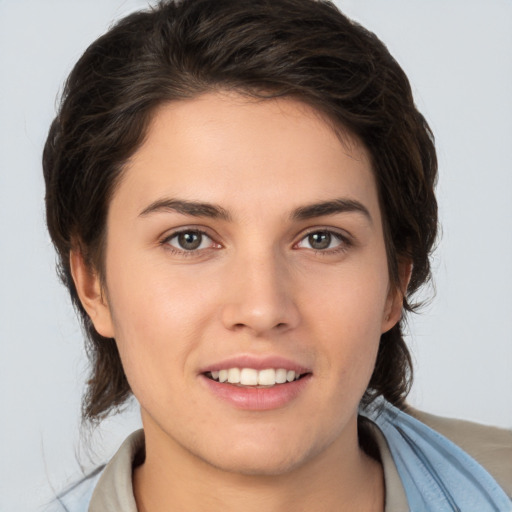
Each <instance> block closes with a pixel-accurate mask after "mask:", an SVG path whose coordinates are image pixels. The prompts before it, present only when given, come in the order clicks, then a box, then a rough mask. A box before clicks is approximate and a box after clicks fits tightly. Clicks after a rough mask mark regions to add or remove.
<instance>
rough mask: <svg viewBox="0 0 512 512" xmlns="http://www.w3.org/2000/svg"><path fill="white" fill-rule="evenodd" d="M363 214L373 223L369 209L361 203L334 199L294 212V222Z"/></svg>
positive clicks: (303, 207) (352, 200)
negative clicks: (327, 216)
mask: <svg viewBox="0 0 512 512" xmlns="http://www.w3.org/2000/svg"><path fill="white" fill-rule="evenodd" d="M352 212H355V213H361V214H362V215H364V216H365V217H366V218H367V219H368V220H369V221H370V223H373V219H372V216H371V215H370V212H369V211H368V208H366V206H364V205H363V204H362V203H360V202H359V201H356V200H354V199H346V198H340V199H334V200H331V201H322V202H320V203H313V204H309V205H306V206H301V207H300V208H297V209H296V210H294V211H293V212H292V219H294V220H307V219H312V218H314V217H322V216H324V215H335V214H337V213H352Z"/></svg>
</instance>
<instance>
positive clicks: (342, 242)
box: [160, 228, 353, 257]
mask: <svg viewBox="0 0 512 512" xmlns="http://www.w3.org/2000/svg"><path fill="white" fill-rule="evenodd" d="M183 234H194V235H199V236H200V237H202V238H203V237H206V238H209V239H210V240H211V245H213V246H216V247H212V246H210V247H205V248H202V249H201V248H195V249H189V250H187V249H184V248H183V249H179V248H177V247H173V246H172V245H171V244H170V241H171V240H173V239H177V238H178V237H179V236H180V235H183ZM315 234H323V235H329V236H330V237H332V238H334V239H335V240H337V241H338V242H339V244H338V245H337V246H336V247H334V248H331V249H329V248H326V249H314V248H312V247H311V248H309V249H308V250H312V251H314V254H315V255H321V256H330V255H335V254H339V253H344V252H346V251H347V250H348V249H349V248H350V247H351V246H352V245H353V243H352V241H351V240H350V239H349V237H347V236H346V235H342V234H341V233H339V232H337V231H334V230H332V229H328V228H325V229H322V228H314V229H311V230H309V231H308V232H306V233H305V234H303V235H302V236H301V238H300V240H299V241H298V242H296V243H295V244H294V245H293V248H294V249H295V248H297V249H300V247H298V246H299V244H300V243H302V242H304V241H305V240H307V238H308V237H310V236H311V235H315ZM203 242H204V240H203V239H201V241H200V245H201V244H202V243H203ZM160 245H162V246H165V248H166V250H168V251H170V252H171V253H173V254H177V255H180V256H185V257H190V256H197V255H198V254H200V253H201V252H203V251H208V250H211V249H218V248H221V247H222V246H221V244H219V243H218V242H215V240H214V239H213V238H212V237H211V236H210V235H209V234H208V233H206V231H204V230H201V229H194V228H188V229H180V230H179V231H174V232H173V233H171V234H170V235H168V236H166V237H164V238H163V239H162V240H161V241H160Z"/></svg>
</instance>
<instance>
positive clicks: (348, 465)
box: [133, 428, 384, 512]
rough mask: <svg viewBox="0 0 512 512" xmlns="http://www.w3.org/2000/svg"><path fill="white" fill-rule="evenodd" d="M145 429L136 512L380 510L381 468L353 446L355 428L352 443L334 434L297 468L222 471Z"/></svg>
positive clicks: (136, 483) (136, 486) (136, 476)
mask: <svg viewBox="0 0 512 512" xmlns="http://www.w3.org/2000/svg"><path fill="white" fill-rule="evenodd" d="M145 430H146V459H145V461H144V463H143V464H142V465H141V466H139V467H138V468H136V469H135V471H134V477H133V480H134V493H135V499H136V502H137V508H138V511H139V512H163V511H168V510H180V511H181V512H196V511H197V510H208V511H211V512H220V511H222V512H231V511H233V512H234V511H238V510H244V512H260V511H261V510H262V509H265V511H266V512H292V511H293V512H295V511H296V510H315V511H318V512H334V511H336V512H349V511H354V510H358V511H368V512H381V511H383V510H384V480H383V471H382V467H381V465H380V463H378V462H377V461H375V460H374V459H372V458H370V457H369V456H367V455H366V454H365V453H364V452H363V451H362V450H361V449H360V448H359V445H358V442H357V429H354V431H355V436H354V442H353V443H351V444H349V445H347V443H346V442H345V441H346V440H345V439H339V440H337V441H335V442H334V443H333V444H332V445H331V446H330V447H329V448H328V449H327V450H325V452H324V453H322V454H318V455H316V456H315V457H313V458H311V459H310V460H308V461H306V462H305V463H304V464H302V465H301V466H300V467H297V468H294V469H292V470H290V471H288V472H285V473H282V474H272V475H268V474H267V475H252V474H240V473H234V472H229V471H225V470H223V469H220V468H217V467H215V466H213V465H211V464H209V463H208V462H206V461H204V460H202V459H199V458H198V457H196V456H195V455H193V454H192V453H190V452H189V451H188V450H186V449H184V448H183V447H182V446H180V445H178V444H176V443H175V442H173V441H172V440H169V439H168V438H167V439H166V440H165V441H166V442H162V441H163V439H162V435H161V434H162V433H159V434H160V435H158V434H157V432H155V431H153V430H152V429H151V428H150V429H147V428H145ZM159 438H160V439H159Z"/></svg>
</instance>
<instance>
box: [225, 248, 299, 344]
mask: <svg viewBox="0 0 512 512" xmlns="http://www.w3.org/2000/svg"><path fill="white" fill-rule="evenodd" d="M289 270H290V269H289V268H288V266H287V263H286V258H285V257H283V255H282V254H280V252H279V251H276V250H275V249H274V248H272V247H268V246H267V247H262V246H259V247H256V248H254V247H253V248H252V249H251V248H246V249H245V250H239V251H237V254H236V256H235V257H234V261H232V268H231V269H230V274H229V278H228V279H229V285H228V290H227V291H228V293H227V296H226V302H225V304H224V308H223V321H224V324H225V326H226V327H227V328H229V329H241V328H246V329H248V330H250V331H252V332H253V333H255V334H264V333H265V332H269V331H271V330H274V329H279V330H285V329H286V328H291V327H294V326H296V325H297V323H298V321H299V314H298V310H297V307H296V304H295V302H294V297H293V296H292V295H293V294H292V289H293V286H292V283H291V275H290V271H289Z"/></svg>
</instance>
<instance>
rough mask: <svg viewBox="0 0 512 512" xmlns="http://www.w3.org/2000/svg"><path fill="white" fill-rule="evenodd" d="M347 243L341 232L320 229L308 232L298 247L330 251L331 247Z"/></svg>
mask: <svg viewBox="0 0 512 512" xmlns="http://www.w3.org/2000/svg"><path fill="white" fill-rule="evenodd" d="M344 245H347V241H346V240H345V239H344V237H343V236H342V235H340V234H339V233H334V232H333V231H328V230H318V231H312V232H310V233H308V234H307V235H306V236H305V237H304V238H302V240H300V242H299V243H298V244H297V247H299V248H304V249H313V250H314V251H328V250H330V249H334V250H336V249H339V248H342V247H343V246H344Z"/></svg>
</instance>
